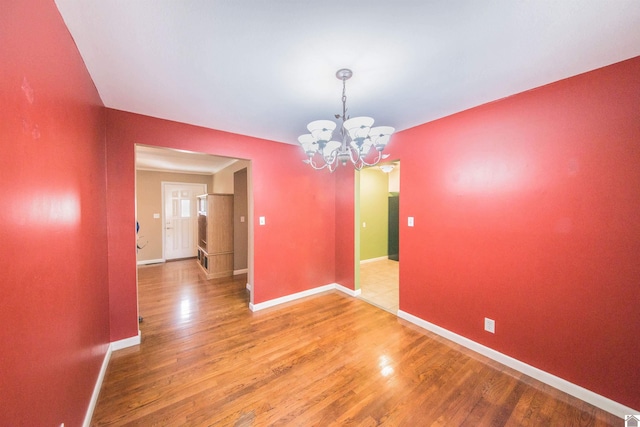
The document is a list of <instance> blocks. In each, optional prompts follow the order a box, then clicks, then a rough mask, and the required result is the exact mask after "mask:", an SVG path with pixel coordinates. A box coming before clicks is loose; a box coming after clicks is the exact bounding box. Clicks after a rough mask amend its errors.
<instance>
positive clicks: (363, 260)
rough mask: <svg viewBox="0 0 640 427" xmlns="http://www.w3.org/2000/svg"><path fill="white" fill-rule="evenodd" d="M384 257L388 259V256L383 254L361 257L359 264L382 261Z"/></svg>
mask: <svg viewBox="0 0 640 427" xmlns="http://www.w3.org/2000/svg"><path fill="white" fill-rule="evenodd" d="M385 259H389V256H388V255H385V256H379V257H377V258H369V259H361V260H360V264H366V263H368V262H376V261H384V260H385Z"/></svg>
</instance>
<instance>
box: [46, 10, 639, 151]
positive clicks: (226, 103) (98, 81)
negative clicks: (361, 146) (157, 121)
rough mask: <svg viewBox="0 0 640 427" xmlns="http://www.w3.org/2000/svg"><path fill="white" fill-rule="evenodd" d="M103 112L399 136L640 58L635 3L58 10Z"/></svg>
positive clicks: (279, 131)
mask: <svg viewBox="0 0 640 427" xmlns="http://www.w3.org/2000/svg"><path fill="white" fill-rule="evenodd" d="M56 3H57V5H58V8H59V10H60V12H61V14H62V16H63V18H64V20H65V22H66V23H67V26H68V27H69V30H70V32H71V34H72V36H73V38H74V39H75V41H76V44H77V46H78V48H79V50H80V53H81V54H82V57H83V58H84V61H85V63H86V65H87V68H88V70H89V72H90V74H91V76H92V78H93V80H94V82H95V85H96V87H97V89H98V92H99V93H100V96H101V98H102V100H103V102H104V104H105V106H107V107H110V108H115V109H119V110H125V111H132V112H136V113H141V114H146V115H150V116H155V117H160V118H165V119H171V120H175V121H180V122H185V123H191V124H195V125H201V126H205V127H210V128H215V129H220V130H225V131H229V132H234V133H240V134H244V135H249V136H255V137H260V138H265V139H271V140H275V141H280V142H285V143H296V142H297V137H298V135H301V134H303V133H306V132H307V131H306V124H307V123H308V122H310V121H312V120H316V119H333V116H334V114H336V113H340V112H341V101H340V98H341V91H342V87H341V82H340V81H339V80H338V79H336V78H335V72H336V70H338V69H339V68H343V67H348V68H351V69H352V70H353V72H354V76H353V78H352V79H351V80H349V81H348V82H347V96H348V101H347V102H348V107H349V112H350V113H351V115H352V116H359V115H370V116H372V117H374V118H376V123H377V124H380V125H383V124H384V125H389V126H394V127H395V128H396V129H397V130H403V129H406V128H410V127H413V126H416V125H418V124H421V123H425V122H428V121H431V120H434V119H437V118H439V117H443V116H446V115H449V114H452V113H455V112H458V111H461V110H465V109H468V108H470V107H473V106H476V105H479V104H483V103H486V102H489V101H493V100H496V99H499V98H503V97H506V96H509V95H512V94H515V93H518V92H522V91H525V90H528V89H531V88H534V87H537V86H540V85H544V84H546V83H550V82H553V81H556V80H559V79H562V78H565V77H569V76H572V75H575V74H579V73H582V72H585V71H588V70H592V69H595V68H598V67H602V66H605V65H608V64H611V63H614V62H618V61H621V60H624V59H628V58H631V57H634V56H638V55H640V1H638V0H528V1H525V0H518V1H516V0H485V1H478V0H453V1H444V0H442V1H434V0H412V1H408V0H400V1H381V0H350V1H349V0H342V1H336V0H272V1H266V0H234V1H232V0H182V1H178V0H135V1H126V0H56Z"/></svg>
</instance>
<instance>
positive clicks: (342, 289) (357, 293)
mask: <svg viewBox="0 0 640 427" xmlns="http://www.w3.org/2000/svg"><path fill="white" fill-rule="evenodd" d="M334 285H335V286H336V289H337V290H338V291H340V292H344V293H345V294H347V295H350V296H352V297H359V296H360V294H361V293H362V291H360V289H356V290H355V291H354V290H353V289H349V288H345V287H344V286H342V285H340V284H338V283H334Z"/></svg>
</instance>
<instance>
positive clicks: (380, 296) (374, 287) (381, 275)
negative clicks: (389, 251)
mask: <svg viewBox="0 0 640 427" xmlns="http://www.w3.org/2000/svg"><path fill="white" fill-rule="evenodd" d="M398 275H399V263H398V261H393V260H390V259H383V260H377V261H371V262H364V263H362V264H360V292H361V293H360V298H362V299H363V300H365V301H368V302H370V303H371V304H375V305H377V306H378V307H380V308H382V309H383V310H387V311H388V312H391V313H393V314H396V313H397V312H398V307H399V298H398V280H399V278H398Z"/></svg>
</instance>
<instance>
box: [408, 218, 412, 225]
mask: <svg viewBox="0 0 640 427" xmlns="http://www.w3.org/2000/svg"><path fill="white" fill-rule="evenodd" d="M408 225H409V227H413V217H412V216H410V217H409V220H408Z"/></svg>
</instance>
